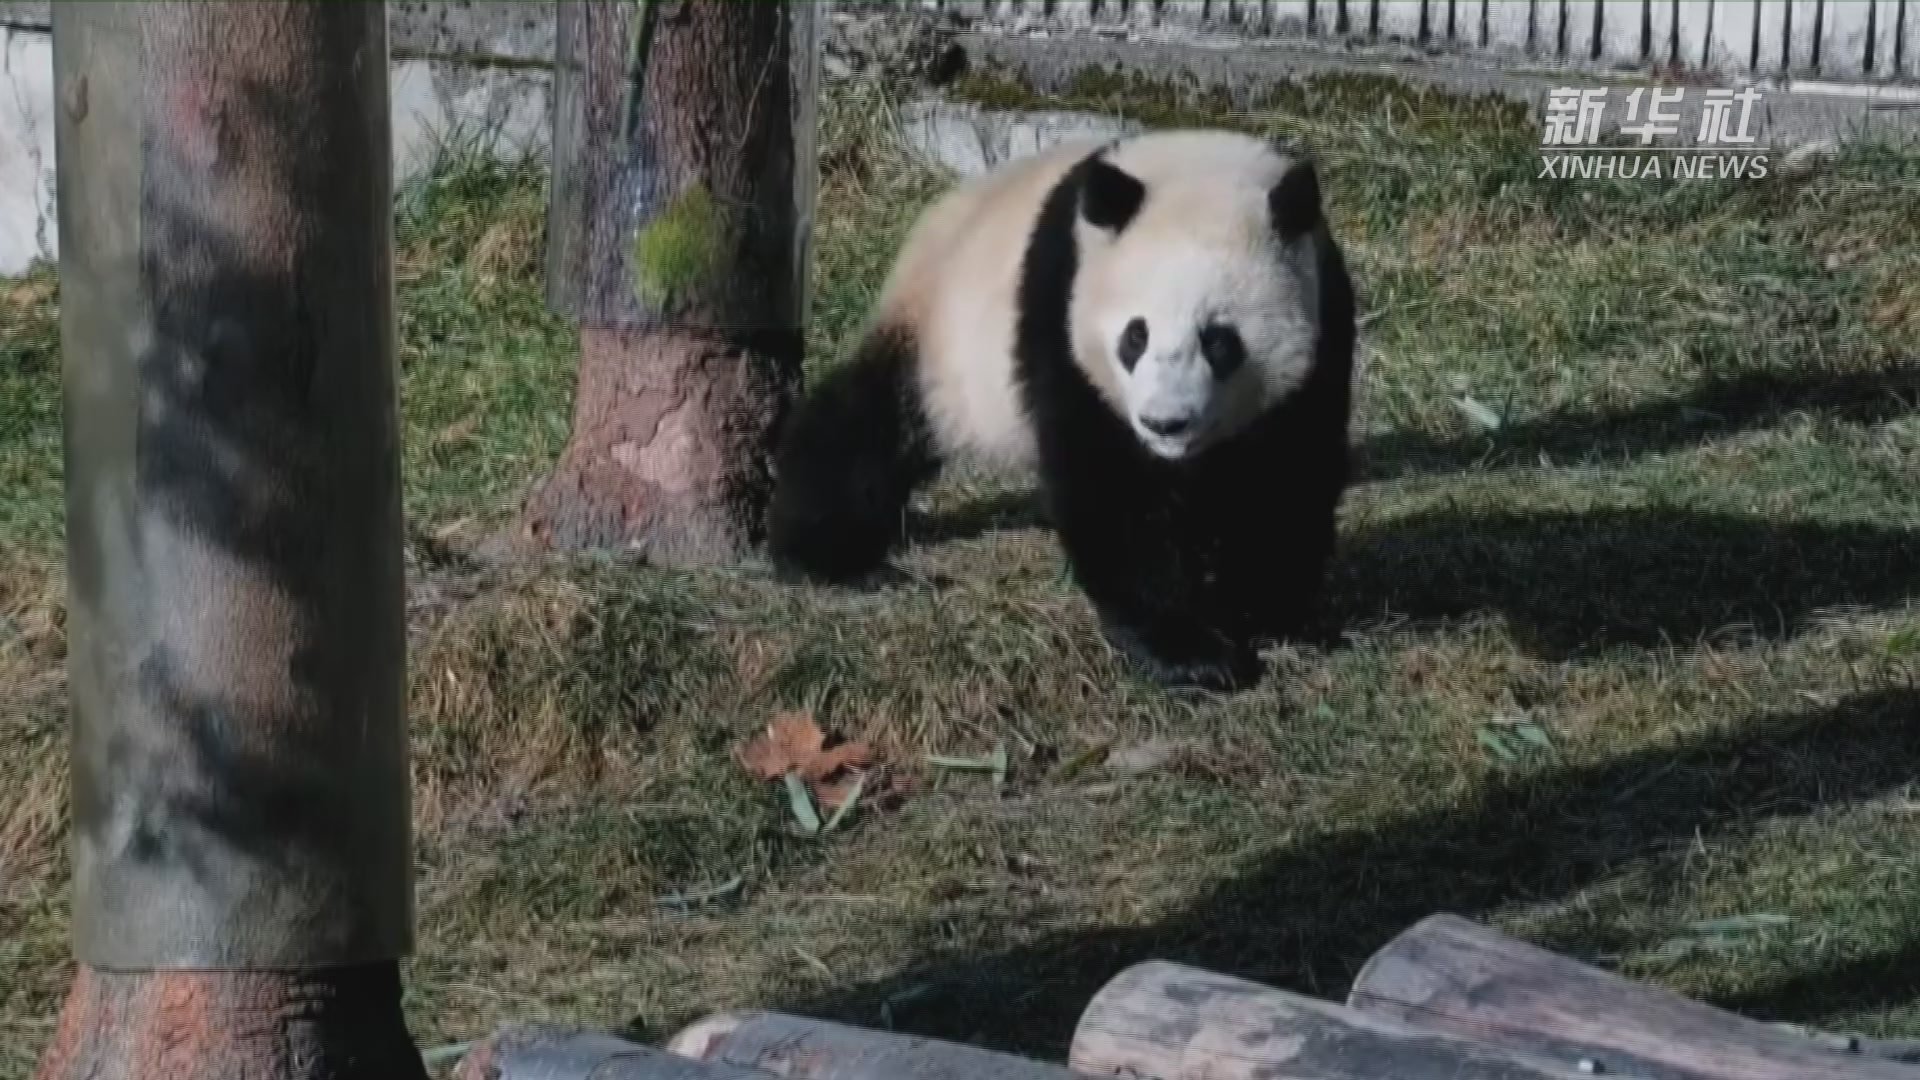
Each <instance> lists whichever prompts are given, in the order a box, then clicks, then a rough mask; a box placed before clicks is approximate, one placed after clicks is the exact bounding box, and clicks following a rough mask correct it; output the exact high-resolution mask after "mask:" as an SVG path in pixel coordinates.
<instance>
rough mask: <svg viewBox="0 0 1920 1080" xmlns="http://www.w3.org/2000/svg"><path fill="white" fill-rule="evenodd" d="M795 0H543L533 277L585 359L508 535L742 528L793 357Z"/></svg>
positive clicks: (625, 539)
mask: <svg viewBox="0 0 1920 1080" xmlns="http://www.w3.org/2000/svg"><path fill="white" fill-rule="evenodd" d="M812 6H813V5H811V4H805V3H801V4H794V5H789V4H785V3H737V2H733V0H641V2H639V3H633V2H620V0H569V2H563V3H561V4H560V5H559V9H558V17H559V22H558V48H557V53H556V55H557V61H558V72H557V78H556V101H557V109H556V115H557V117H558V119H557V121H556V125H555V151H554V161H555V165H554V203H553V214H552V216H551V217H550V219H549V220H550V225H549V228H550V241H549V243H550V255H549V275H550V282H551V287H552V295H553V299H554V303H555V306H556V307H557V308H559V309H561V310H564V311H567V312H569V313H570V314H572V315H574V316H575V317H576V318H577V320H578V322H579V324H580V360H579V365H580V366H579V378H578V382H577V384H576V389H575V400H574V413H573V431H572V437H571V439H570V441H569V444H568V446H567V448H566V450H565V452H564V454H563V456H562V459H561V461H560V463H559V465H558V467H557V468H556V469H555V471H554V473H553V474H552V475H551V476H550V477H548V478H547V479H546V481H545V482H544V483H543V484H542V485H541V486H540V487H539V488H538V489H537V490H536V491H535V493H534V494H533V496H532V497H531V499H530V500H529V502H528V505H527V507H526V512H525V518H524V521H523V523H522V528H521V530H520V533H519V535H518V536H517V537H515V538H514V539H515V540H516V541H518V543H519V544H520V545H523V546H525V547H530V548H532V549H534V550H562V551H577V550H583V549H619V550H628V551H635V552H638V553H639V554H641V555H642V556H643V557H645V558H647V559H649V560H652V561H655V562H659V563H665V564H675V565H701V564H714V563H725V562H731V561H735V560H737V559H739V558H741V557H742V556H745V555H747V554H749V553H750V551H751V550H752V549H753V548H754V547H756V546H757V545H758V544H759V542H760V540H761V537H762V530H763V520H762V519H763V515H764V512H765V506H766V502H767V498H768V495H769V491H770V486H771V456H772V442H773V438H774V434H775V430H776V428H777V427H778V425H779V424H780V423H781V421H782V420H783V418H784V415H785V411H786V408H787V406H788V405H789V404H790V402H791V400H792V397H793V394H794V393H795V391H796V389H797V387H798V382H799V375H800V359H801V347H802V332H801V324H802V320H803V318H804V315H803V312H804V304H803V297H804V292H805V258H806V237H807V232H808V229H809V227H810V220H809V217H810V208H811V197H812V184H811V179H812V177H811V170H812V169H813V160H812V156H811V148H812V132H811V130H809V127H808V125H809V124H810V122H811V119H812V117H813V115H814V113H813V102H812V95H813V93H814V85H813V81H812V78H811V72H812V70H813V68H812V55H811V54H812V51H813V48H814V41H813V17H814V16H813V12H812ZM636 42H638V43H640V46H641V47H639V48H636V47H635V45H636ZM636 97H637V100H636Z"/></svg>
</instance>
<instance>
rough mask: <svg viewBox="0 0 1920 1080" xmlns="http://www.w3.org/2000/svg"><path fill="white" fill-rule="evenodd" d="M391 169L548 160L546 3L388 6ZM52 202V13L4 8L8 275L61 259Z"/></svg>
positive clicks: (31, 7)
mask: <svg viewBox="0 0 1920 1080" xmlns="http://www.w3.org/2000/svg"><path fill="white" fill-rule="evenodd" d="M388 10H389V12H390V15H389V24H388V27H389V30H388V39H389V44H390V47H391V50H392V53H393V57H394V61H393V71H392V83H391V86H390V92H391V95H392V99H393V162H394V169H395V173H396V179H397V180H399V181H403V182H404V181H405V180H406V179H407V178H409V177H412V176H414V175H416V174H418V173H419V172H420V171H421V170H423V169H425V168H427V167H428V166H430V165H431V164H432V162H433V158H434V155H435V154H436V153H437V152H438V151H439V149H440V147H441V146H443V145H444V144H445V143H446V142H448V141H450V140H454V139H458V140H461V141H463V142H468V143H475V142H477V143H479V144H480V145H483V146H484V147H486V148H488V149H491V150H493V151H494V152H497V153H501V154H520V153H536V154H538V153H544V151H545V148H546V138H547V126H548V113H547V110H548V100H547V88H548V71H547V69H548V67H550V66H551V63H552V56H553V19H552V13H551V11H550V9H549V5H547V4H538V3H485V2H473V0H465V2H461V0H453V2H435V3H425V2H411V3H400V2H395V3H389V4H388ZM59 241H60V237H59V228H58V225H57V223H56V220H55V216H54V204H53V42H52V37H51V34H50V33H49V11H48V5H47V4H45V3H18V2H0V275H8V274H18V273H20V272H22V271H24V270H26V269H27V268H28V267H29V266H31V265H32V263H33V262H34V261H35V260H36V259H47V260H51V259H53V258H54V257H55V255H56V254H57V253H58V251H59Z"/></svg>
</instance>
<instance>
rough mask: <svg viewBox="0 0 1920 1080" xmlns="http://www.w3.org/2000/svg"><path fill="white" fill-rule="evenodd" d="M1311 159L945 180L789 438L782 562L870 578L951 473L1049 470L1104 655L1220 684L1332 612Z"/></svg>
mask: <svg viewBox="0 0 1920 1080" xmlns="http://www.w3.org/2000/svg"><path fill="white" fill-rule="evenodd" d="M1319 198H1320V196H1319V187H1318V180H1317V175H1316V173H1315V171H1314V168H1313V166H1312V164H1311V162H1309V161H1307V160H1306V159H1304V158H1302V157H1300V156H1298V155H1296V154H1294V153H1291V152H1288V151H1286V150H1283V149H1280V148H1278V147H1276V146H1274V145H1272V144H1270V143H1267V142H1265V141H1263V140H1260V139H1256V138H1253V137H1250V136H1246V135H1241V134H1237V133H1230V132H1223V131H1208V130H1176V131H1159V132H1152V133H1148V134H1145V135H1139V136H1133V137H1130V138H1126V139H1122V140H1119V141H1118V142H1114V143H1097V142H1092V141H1077V142H1068V143H1063V144H1060V145H1057V146H1055V147H1053V148H1052V149H1049V150H1047V151H1043V152H1041V153H1039V154H1036V155H1033V156H1031V157H1028V158H1025V159H1022V160H1020V161H1017V162H1014V163H1011V164H1009V165H1006V166H1003V167H1001V168H1000V169H998V170H996V171H994V172H991V173H989V174H986V175H984V176H980V177H977V178H974V179H972V180H969V181H966V182H963V183H961V184H958V185H956V186H955V187H954V188H953V189H951V190H950V191H949V192H948V193H947V194H945V195H944V196H943V197H942V198H941V199H939V200H938V201H937V202H936V203H935V204H934V205H933V206H932V207H930V208H929V209H928V210H927V211H926V212H925V213H924V214H923V215H922V217H921V219H920V220H919V222H918V223H917V224H916V226H915V227H914V229H913V231H912V232H911V233H910V234H909V237H908V239H907V241H906V243H905V244H904V245H903V246H902V249H901V251H900V253H899V255H898V257H897V258H896V261H895V264H894V267H893V269H892V271H891V272H890V274H889V276H888V279H887V281H886V283H885V285H884V286H883V288H882V291H881V294H880V297H879V299H878V301H877V302H876V304H875V306H874V310H873V312H872V314H871V315H870V317H869V322H868V326H867V328H866V331H865V333H864V334H863V336H862V341H861V345H860V348H859V350H858V352H857V353H856V355H855V356H854V357H853V358H851V359H850V360H849V361H847V362H846V363H844V364H843V365H841V366H840V367H839V368H837V369H836V370H835V371H834V372H832V373H830V374H829V376H828V377H827V378H826V379H825V380H823V382H822V384H821V386H819V387H818V388H816V389H815V391H814V392H813V394H812V395H811V396H810V398H809V399H808V401H807V402H806V403H804V404H803V406H802V409H801V411H800V413H799V415H798V416H797V417H796V418H795V420H794V421H793V423H792V424H791V425H790V428H789V430H788V433H787V434H786V436H785V438H784V442H783V446H782V448H781V451H780V455H779V459H778V462H777V469H778V477H777V486H776V491H775V498H774V505H773V508H772V515H771V521H770V526H771V536H770V540H771V547H772V549H773V555H774V559H775V562H776V565H778V566H779V567H781V569H782V570H783V571H786V572H789V573H792V574H797V575H799V576H805V577H812V578H816V579H825V580H852V579H855V578H858V577H861V576H864V575H865V574H866V573H867V572H868V571H870V570H872V569H873V568H874V567H875V566H876V565H877V564H878V563H879V562H880V561H881V560H882V559H883V558H884V556H885V554H886V552H887V550H889V549H890V548H891V547H892V545H893V544H894V543H895V542H897V540H898V539H899V528H900V522H901V516H902V511H903V509H904V505H905V502H906V500H907V498H908V497H909V496H910V495H911V493H912V491H913V490H914V489H915V488H916V487H918V486H919V485H920V484H922V483H924V482H925V481H926V480H927V479H929V478H930V477H931V476H932V475H933V474H934V473H935V472H936V471H937V470H938V468H939V466H940V465H941V464H942V463H943V462H947V461H953V460H957V459H962V458H964V459H968V460H970V461H973V462H978V463H981V464H985V465H989V466H997V467H1002V468H1007V467H1011V468H1016V469H1027V470H1034V471H1037V473H1038V474H1039V478H1040V481H1041V488H1042V493H1043V494H1044V496H1045V497H1046V501H1047V505H1048V508H1049V510H1050V511H1051V513H1052V516H1053V518H1054V521H1055V524H1056V526H1057V527H1058V528H1059V530H1060V534H1061V539H1062V542H1063V546H1064V547H1065V548H1066V550H1067V554H1068V557H1069V560H1070V561H1071V562H1072V563H1073V564H1074V569H1075V571H1076V576H1077V577H1078V578H1079V580H1080V582H1081V584H1082V586H1083V587H1084V588H1085V589H1086V590H1087V592H1088V594H1089V597H1090V598H1091V599H1092V600H1093V602H1094V605H1095V607H1096V608H1097V609H1099V611H1100V614H1101V617H1102V620H1103V624H1104V625H1105V626H1106V628H1107V631H1108V633H1109V636H1110V637H1112V638H1113V639H1114V641H1115V642H1116V644H1118V645H1120V646H1121V647H1122V648H1123V649H1124V650H1125V651H1126V652H1127V653H1128V654H1129V655H1131V656H1133V657H1134V658H1135V659H1136V660H1139V661H1141V662H1142V663H1143V664H1144V665H1145V666H1146V667H1147V668H1148V669H1149V670H1150V671H1152V672H1153V673H1154V674H1156V675H1157V676H1159V677H1161V678H1162V679H1164V680H1166V681H1180V682H1201V683H1206V684H1211V685H1223V684H1229V683H1232V682H1234V681H1236V680H1237V675H1238V673H1242V672H1243V671H1244V666H1245V660H1246V654H1247V652H1248V644H1247V643H1248V642H1249V640H1251V639H1252V638H1254V637H1258V636H1262V635H1264V634H1266V633H1267V632H1269V631H1272V632H1276V633H1277V632H1290V631H1292V630H1294V629H1297V628H1298V625H1299V623H1300V621H1301V617H1302V615H1303V613H1304V611H1305V610H1306V608H1307V607H1309V606H1310V605H1311V602H1312V601H1313V599H1314V598H1315V596H1316V594H1317V587H1318V579H1319V573H1320V568H1321V565H1322V563H1324V561H1325V558H1326V556H1327V554H1328V553H1329V551H1330V548H1331V543H1332V520H1333V513H1334V508H1335V504H1336V503H1337V501H1338V498H1339V495H1340V491H1341V489H1342V487H1343V486H1344V483H1345V477H1346V441H1345V440H1346V422H1347V409H1348V399H1349V381H1350V377H1351V353H1352V338H1353V325H1352V297H1351V290H1350V284H1349V282H1348V281H1347V277H1346V270H1345V264H1344V261H1343V259H1342V257H1341V255H1340V252H1339V248H1338V246H1337V244H1336V243H1335V242H1334V240H1333V237H1332V236H1331V234H1330V232H1329V231H1328V229H1327V227H1326V224H1325V221H1324V219H1323V216H1322V214H1321V209H1320V204H1319Z"/></svg>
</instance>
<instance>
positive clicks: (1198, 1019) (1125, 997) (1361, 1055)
mask: <svg viewBox="0 0 1920 1080" xmlns="http://www.w3.org/2000/svg"><path fill="white" fill-rule="evenodd" d="M1067 1064H1068V1066H1069V1067H1071V1068H1072V1069H1074V1070H1075V1071H1077V1072H1081V1073H1086V1074H1088V1075H1092V1076H1112V1077H1144V1078H1147V1080H1381V1078H1383V1077H1392V1078H1393V1080H1575V1078H1576V1077H1581V1076H1583V1074H1582V1073H1581V1072H1579V1070H1578V1065H1577V1063H1576V1062H1572V1061H1566V1062H1559V1061H1555V1060H1553V1059H1552V1058H1549V1057H1545V1056H1539V1055H1533V1054H1526V1053H1522V1052H1519V1051H1514V1050H1509V1049H1506V1048H1503V1047H1498V1046H1489V1045H1483V1044H1480V1043H1478V1042H1475V1041H1473V1040H1471V1039H1467V1038H1460V1037H1457V1036H1453V1035H1444V1034H1436V1033H1434V1032H1430V1031H1422V1030H1419V1029H1417V1028H1413V1027H1411V1026H1409V1025H1406V1024H1401V1023H1399V1022H1396V1021H1394V1020H1389V1019H1387V1018H1385V1017H1379V1016H1372V1015H1368V1014H1366V1013H1360V1012H1355V1011H1354V1010H1352V1009H1348V1008H1346V1007H1344V1006H1341V1005H1337V1004H1334V1003H1332V1002H1327V1001H1320V1000H1317V999H1315V998H1308V997H1301V996H1300V995H1298V994H1290V993H1287V992H1285V991H1283V990H1275V989H1271V988H1269V987H1265V986H1261V985H1259V984H1257V983H1251V982H1247V981H1245V980H1242V979H1235V978H1231V977H1229V976H1226V975H1216V974H1213V973H1212V972H1207V971H1201V970H1199V969H1197V968H1190V967H1185V966H1182V965H1179V964H1171V963H1167V962H1164V961H1150V962H1148V963H1144V964H1136V965H1135V966H1133V967H1130V968H1128V969H1127V970H1125V971H1123V972H1121V973H1120V974H1119V975H1117V976H1115V977H1114V978H1113V980H1112V981H1110V982H1108V983H1107V985H1106V986H1104V987H1102V988H1101V989H1100V992H1099V993H1098V994H1096V995H1094V998H1093V1000H1092V1001H1091V1002H1090V1003H1088V1005H1087V1009H1086V1012H1085V1013H1084V1014H1082V1016H1081V1018H1080V1023H1079V1025H1078V1026H1077V1027H1076V1029H1075V1030H1074V1033H1073V1049H1072V1051H1071V1053H1070V1055H1069V1057H1068V1059H1067Z"/></svg>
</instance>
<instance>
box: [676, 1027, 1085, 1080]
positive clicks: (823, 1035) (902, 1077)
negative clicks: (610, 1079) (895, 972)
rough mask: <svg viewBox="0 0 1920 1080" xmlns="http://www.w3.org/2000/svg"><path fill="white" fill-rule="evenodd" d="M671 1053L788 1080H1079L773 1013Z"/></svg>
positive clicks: (948, 1047) (1008, 1057) (688, 1036)
mask: <svg viewBox="0 0 1920 1080" xmlns="http://www.w3.org/2000/svg"><path fill="white" fill-rule="evenodd" d="M667 1049H669V1050H671V1051H673V1052H674V1053H676V1054H683V1055H685V1056H686V1057H689V1058H692V1059H694V1060H696V1061H707V1062H714V1063H716V1064H722V1065H730V1066H736V1067H740V1068H747V1069H759V1070H761V1071H763V1072H768V1073H773V1074H775V1075H777V1076H781V1077H784V1078H785V1080H1074V1077H1073V1074H1072V1073H1070V1072H1068V1071H1067V1070H1065V1069H1062V1068H1061V1067H1059V1066H1058V1065H1047V1064H1043V1063H1041V1062H1038V1061H1029V1060H1027V1059H1026V1058H1021V1057H1015V1056H1013V1055H1012V1054H1002V1053H1000V1052H998V1051H994V1050H983V1049H981V1048H979V1047H977V1046H963V1045H961V1044H959V1043H950V1042H944V1041H941V1040H939V1039H924V1038H919V1037H917V1036H912V1035H899V1034H895V1033H892V1032H886V1031H868V1030H866V1029H864V1028H857V1027H850V1026H848V1025H845V1024H835V1023H832V1022H830V1021H826V1020H813V1019H809V1018H807V1017H804V1016H789V1015H786V1014H784V1013H773V1012H739V1013H721V1014H719V1015H716V1016H711V1017H708V1018H707V1019H705V1020H701V1021H699V1022H697V1023H695V1024H693V1025H691V1026H689V1027H687V1028H686V1029H685V1030H683V1031H681V1032H680V1033H679V1034H677V1035H675V1036H674V1037H673V1038H672V1039H670V1040H668V1042H667Z"/></svg>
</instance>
